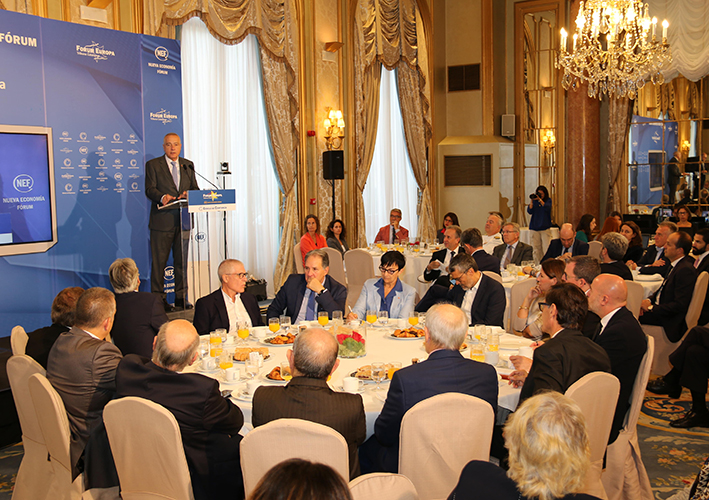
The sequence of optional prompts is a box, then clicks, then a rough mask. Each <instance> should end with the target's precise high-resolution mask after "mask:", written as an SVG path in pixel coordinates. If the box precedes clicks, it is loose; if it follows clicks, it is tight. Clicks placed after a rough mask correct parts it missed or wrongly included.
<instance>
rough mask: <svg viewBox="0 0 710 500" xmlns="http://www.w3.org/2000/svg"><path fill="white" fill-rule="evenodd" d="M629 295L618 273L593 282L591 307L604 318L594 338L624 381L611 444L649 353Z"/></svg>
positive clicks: (615, 374) (603, 276)
mask: <svg viewBox="0 0 710 500" xmlns="http://www.w3.org/2000/svg"><path fill="white" fill-rule="evenodd" d="M626 296H627V289H626V283H625V282H624V280H623V279H622V278H621V277H619V276H616V275H613V274H600V275H599V276H597V277H596V278H595V279H594V281H592V287H591V292H590V293H589V310H590V311H593V312H594V313H596V314H597V315H598V316H599V317H600V318H601V324H600V328H599V329H598V333H596V334H595V335H594V337H593V338H592V340H593V341H594V342H596V343H597V344H598V345H600V346H601V347H603V348H604V350H605V351H606V352H607V354H608V355H609V359H610V360H611V373H612V375H614V376H615V377H616V378H618V379H619V382H620V383H621V390H620V392H619V400H618V402H617V404H616V411H615V413H614V420H613V422H612V425H611V434H610V435H609V444H611V443H613V442H614V441H615V440H616V438H617V436H618V435H619V431H620V430H621V428H622V427H623V425H624V417H625V415H626V412H627V411H628V410H629V406H630V404H629V398H630V397H631V391H632V390H633V388H634V381H635V380H636V373H637V372H638V369H639V366H640V365H641V360H642V359H643V356H644V354H646V335H645V334H644V333H643V330H642V329H641V325H640V324H639V322H638V320H637V319H636V318H635V317H634V315H633V314H632V313H631V311H629V310H628V309H627V307H626Z"/></svg>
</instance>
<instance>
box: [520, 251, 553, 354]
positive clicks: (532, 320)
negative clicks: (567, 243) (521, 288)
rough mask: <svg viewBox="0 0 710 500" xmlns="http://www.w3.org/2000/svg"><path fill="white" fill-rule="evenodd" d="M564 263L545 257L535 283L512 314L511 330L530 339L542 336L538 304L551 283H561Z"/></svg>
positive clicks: (543, 300)
mask: <svg viewBox="0 0 710 500" xmlns="http://www.w3.org/2000/svg"><path fill="white" fill-rule="evenodd" d="M564 273H565V263H564V262H563V261H561V260H559V259H547V260H546V261H545V262H543V263H542V270H541V271H540V274H538V275H537V285H535V286H534V287H532V288H531V289H530V291H529V292H528V294H527V295H526V296H525V299H523V303H522V304H521V305H520V307H519V308H518V311H517V314H516V315H515V316H513V331H514V332H515V334H516V335H522V336H523V337H528V338H531V339H535V340H539V339H541V338H542V314H541V313H540V308H539V307H538V304H539V303H540V302H545V294H546V293H547V291H548V290H549V289H550V287H552V286H553V285H556V284H558V283H562V275H563V274H564Z"/></svg>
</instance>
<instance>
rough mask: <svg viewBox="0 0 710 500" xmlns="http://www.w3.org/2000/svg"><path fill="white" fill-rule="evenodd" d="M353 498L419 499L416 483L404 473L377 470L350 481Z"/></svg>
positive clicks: (366, 499)
mask: <svg viewBox="0 0 710 500" xmlns="http://www.w3.org/2000/svg"><path fill="white" fill-rule="evenodd" d="M349 486H350V493H351V494H352V496H353V500H419V495H417V489H416V488H415V487H414V484H412V482H411V481H410V480H409V479H408V478H407V477H406V476H403V475H402V474H390V473H388V472H375V473H372V474H365V475H363V476H360V477H356V478H355V479H353V480H352V481H350V484H349Z"/></svg>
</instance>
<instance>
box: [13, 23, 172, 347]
mask: <svg viewBox="0 0 710 500" xmlns="http://www.w3.org/2000/svg"><path fill="white" fill-rule="evenodd" d="M0 33H2V36H1V37H0V123H2V124H9V125H40V126H47V127H52V131H53V136H54V173H55V182H56V204H57V226H58V243H57V245H55V246H54V247H53V248H51V249H50V250H49V251H48V252H45V253H42V254H33V255H21V256H13V257H6V258H0V273H2V276H3V277H4V279H3V284H4V286H3V287H2V290H1V291H0V297H1V298H2V299H1V300H2V305H0V336H7V335H9V334H10V329H11V328H12V327H13V326H15V325H17V324H20V325H22V326H23V327H24V328H25V329H26V330H33V329H35V328H38V327H40V326H46V325H48V324H49V322H50V308H51V303H52V300H53V298H54V296H55V295H56V293H57V292H59V290H61V289H62V288H65V287H67V286H81V287H83V288H89V287H92V286H103V287H106V288H109V289H111V287H110V284H109V281H108V277H107V273H108V267H109V265H110V264H111V262H113V261H114V260H115V259H116V258H119V257H131V258H133V259H134V260H135V261H136V263H137V265H138V268H139V269H140V271H141V290H147V291H149V290H150V283H149V279H150V250H149V231H148V215H149V203H150V202H149V200H148V199H147V198H146V197H145V194H144V166H145V162H146V161H147V160H150V159H152V158H155V157H157V156H160V155H162V154H163V150H162V139H163V136H164V135H165V134H166V133H168V132H177V133H179V134H180V135H181V136H182V87H181V79H180V78H181V76H180V71H181V69H180V46H179V43H178V42H176V41H174V40H168V39H163V38H157V37H150V36H146V35H135V34H131V33H124V32H120V31H113V30H106V29H101V28H95V27H90V26H82V25H78V24H72V23H65V22H61V21H54V20H50V19H43V18H39V17H35V16H29V15H24V14H18V13H14V12H8V11H4V10H0ZM1 167H2V160H1V159H0V168H1ZM35 182H36V179H32V178H31V177H30V176H28V175H23V174H22V173H20V174H18V175H16V176H13V187H14V190H16V191H17V197H18V198H19V197H21V196H27V194H26V193H31V191H32V188H33V183H35ZM23 193H24V194H23ZM0 222H2V221H0ZM0 226H1V224H0ZM2 232H3V231H2V227H0V236H1V235H2Z"/></svg>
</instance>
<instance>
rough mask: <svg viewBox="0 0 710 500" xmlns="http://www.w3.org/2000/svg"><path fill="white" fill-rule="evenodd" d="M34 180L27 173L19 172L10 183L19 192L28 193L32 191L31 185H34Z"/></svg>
mask: <svg viewBox="0 0 710 500" xmlns="http://www.w3.org/2000/svg"><path fill="white" fill-rule="evenodd" d="M34 183H35V180H34V179H33V178H32V177H30V176H29V175H27V174H20V175H18V176H17V177H15V178H14V179H13V181H12V185H13V186H14V187H15V189H17V190H18V191H19V192H20V193H29V192H30V191H32V186H34Z"/></svg>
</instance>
